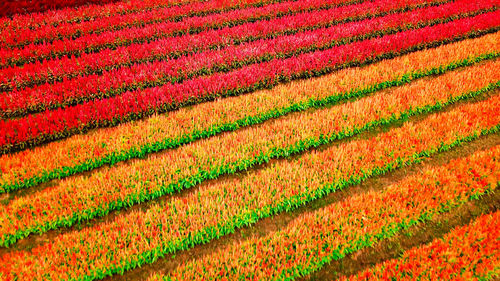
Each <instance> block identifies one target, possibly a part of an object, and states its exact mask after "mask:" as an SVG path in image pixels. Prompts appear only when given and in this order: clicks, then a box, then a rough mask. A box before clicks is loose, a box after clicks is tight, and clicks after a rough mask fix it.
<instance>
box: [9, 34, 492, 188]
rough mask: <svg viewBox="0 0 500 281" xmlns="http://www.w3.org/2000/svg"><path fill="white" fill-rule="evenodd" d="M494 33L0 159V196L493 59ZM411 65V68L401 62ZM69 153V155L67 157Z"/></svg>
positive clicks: (161, 116)
mask: <svg viewBox="0 0 500 281" xmlns="http://www.w3.org/2000/svg"><path fill="white" fill-rule="evenodd" d="M499 36H500V33H495V34H491V35H486V36H484V37H481V38H477V39H470V40H465V41H461V42H457V43H453V44H450V45H444V46H441V47H438V48H435V49H427V50H424V51H418V52H415V53H411V54H408V55H405V56H402V57H398V58H395V59H392V60H384V61H382V62H379V63H376V64H372V65H368V66H366V67H364V68H348V69H344V70H341V71H338V72H335V73H332V74H330V75H327V76H324V77H321V78H316V79H313V80H299V81H295V82H292V83H290V84H284V85H280V86H278V87H276V88H273V89H271V90H264V91H259V92H255V93H252V94H249V95H241V96H236V97H230V98H227V99H222V100H219V101H217V102H210V103H202V104H199V105H196V106H195V107H193V108H190V109H185V108H182V109H179V110H177V111H172V112H169V113H166V114H162V115H154V116H152V117H150V118H148V119H146V120H144V121H134V122H131V123H126V124H122V125H120V126H118V127H114V128H104V129H100V130H97V131H94V132H91V133H89V134H85V135H75V136H73V137H71V138H69V139H67V140H63V141H60V142H53V143H49V144H47V145H46V146H42V147H35V148H33V149H30V150H25V151H22V152H18V153H14V154H5V155H2V156H1V157H0V170H1V171H2V173H0V187H1V188H0V193H4V192H7V191H11V190H17V189H20V188H26V187H30V186H34V185H37V184H39V183H43V182H46V181H49V180H52V179H56V178H62V177H66V176H68V175H72V174H75V173H79V172H83V171H89V170H92V169H95V168H98V167H101V166H103V165H106V164H115V163H117V162H120V161H124V160H129V159H133V158H142V157H145V156H146V155H148V154H149V153H153V152H158V151H160V150H163V149H169V148H176V147H178V146H181V145H184V144H186V143H190V142H192V141H194V140H197V139H200V138H206V137H209V136H212V135H215V134H218V133H221V132H224V131H234V130H236V129H238V128H241V127H246V126H250V125H254V124H257V123H261V122H263V121H265V120H268V119H270V118H277V117H280V116H283V115H286V114H288V113H290V112H296V111H305V110H307V109H309V108H317V107H322V106H324V105H327V104H335V103H337V102H338V101H341V100H345V99H348V98H352V97H361V96H364V95H367V94H369V93H372V92H375V91H377V90H381V89H385V88H388V87H392V86H398V85H403V84H406V83H409V82H411V81H413V80H415V79H418V78H421V77H425V76H431V75H435V74H442V73H444V72H447V71H450V70H454V69H456V68H458V67H463V66H470V65H472V64H474V63H476V62H480V61H483V60H485V59H489V58H493V57H497V56H498V53H499V51H500V49H499V47H500V46H498V44H495V42H497V41H498V40H499ZM408 61H410V62H411V63H410V64H409V63H407V62H408ZM68 152H69V153H68Z"/></svg>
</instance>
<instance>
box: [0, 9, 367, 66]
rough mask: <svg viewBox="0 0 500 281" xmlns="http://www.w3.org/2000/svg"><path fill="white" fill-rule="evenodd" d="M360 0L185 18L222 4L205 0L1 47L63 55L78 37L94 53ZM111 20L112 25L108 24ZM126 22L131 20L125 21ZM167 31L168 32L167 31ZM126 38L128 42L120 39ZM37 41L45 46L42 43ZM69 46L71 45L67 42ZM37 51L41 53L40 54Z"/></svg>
mask: <svg viewBox="0 0 500 281" xmlns="http://www.w3.org/2000/svg"><path fill="white" fill-rule="evenodd" d="M217 2H219V1H217ZM360 2H363V0H348V1H347V0H328V1H319V0H306V1H271V2H270V3H265V2H262V5H259V7H252V6H250V7H248V8H243V9H237V10H234V9H230V10H229V11H227V12H223V13H208V14H207V13H206V14H205V15H203V16H201V17H200V16H197V17H187V18H186V16H187V15H188V14H193V13H194V12H196V10H197V9H198V10H199V9H200V8H201V9H203V8H204V9H207V8H209V7H214V6H220V5H221V3H220V2H219V3H215V2H213V3H210V2H205V3H200V5H198V6H195V7H193V5H189V6H182V7H176V8H175V9H172V8H165V9H161V10H155V11H154V12H151V11H147V12H143V13H141V14H128V15H120V16H118V17H111V18H108V19H107V20H104V21H92V22H84V23H81V24H66V25H63V26H57V27H47V28H43V29H37V30H32V29H25V30H17V31H16V32H15V33H12V32H10V33H7V34H6V36H5V37H4V38H3V41H4V42H5V44H4V45H7V46H5V47H4V50H5V51H6V54H10V53H12V51H18V52H19V51H22V52H24V54H27V53H33V54H34V52H35V50H39V52H38V53H37V54H38V55H40V54H43V51H45V50H46V48H47V47H50V48H53V49H54V51H55V52H53V53H52V54H55V55H56V57H59V55H61V54H63V53H59V52H60V51H63V49H61V48H60V47H61V46H62V45H68V43H69V42H72V41H73V40H75V39H77V38H78V41H79V42H80V43H82V42H87V43H84V44H83V45H82V46H88V47H92V49H89V51H90V52H95V51H99V49H102V48H106V46H108V47H109V46H113V47H117V46H123V45H128V44H130V43H140V42H141V41H142V40H149V39H147V38H146V37H145V36H147V34H148V33H147V32H146V31H145V30H144V29H149V30H157V31H162V32H163V33H164V34H165V35H167V34H170V36H178V35H183V34H188V33H199V32H202V31H206V30H209V29H214V28H215V29H220V28H224V27H226V26H234V25H241V24H244V23H247V22H255V21H259V20H270V19H274V18H279V17H283V16H287V15H293V14H297V13H302V12H307V11H313V10H315V9H329V8H332V7H336V6H343V5H348V4H357V3H360ZM222 4H224V3H222ZM265 4H268V5H265ZM202 7H203V8H202ZM232 8H234V7H232ZM212 11H213V10H212ZM183 13H184V14H183ZM179 14H180V15H179ZM171 19H174V21H170V20H171ZM110 22H111V23H113V24H111V25H110V24H109V23H110ZM128 22H130V23H129V24H127V23H128ZM166 31H168V33H167V32H166ZM127 33H133V37H130V35H129V36H128V37H127V36H126V34H127ZM0 35H1V32H0ZM111 37H115V38H119V39H120V40H119V41H122V42H120V43H117V42H113V41H112V40H110V38H111ZM127 40H130V41H131V42H129V43H127V42H123V41H127ZM40 43H43V44H45V45H46V46H41V45H40ZM89 43H91V45H89ZM70 46H73V45H71V44H70ZM37 47H38V49H37ZM40 47H41V48H40ZM72 49H73V48H72V47H70V48H68V49H67V50H64V51H63V52H64V53H65V54H71V53H72ZM9 51H10V52H9ZM40 51H42V52H41V53H40ZM75 51H78V49H75ZM80 51H81V49H80ZM57 54H59V55H57ZM49 57H50V56H49ZM40 58H42V57H38V59H40ZM13 62H15V61H13ZM32 62H33V61H32Z"/></svg>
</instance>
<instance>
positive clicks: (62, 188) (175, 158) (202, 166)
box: [0, 60, 500, 245]
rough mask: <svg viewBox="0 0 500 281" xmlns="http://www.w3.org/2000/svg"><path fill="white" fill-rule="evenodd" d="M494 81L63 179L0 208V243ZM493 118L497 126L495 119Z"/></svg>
mask: <svg viewBox="0 0 500 281" xmlns="http://www.w3.org/2000/svg"><path fill="white" fill-rule="evenodd" d="M464 81H467V83H464ZM498 81H500V60H495V61H488V62H485V63H482V64H480V65H477V66H472V67H470V68H466V69H465V70H459V71H453V72H449V73H447V74H444V75H442V76H438V77H435V78H432V79H430V80H419V81H417V82H415V83H412V84H408V85H405V86H403V87H400V88H396V89H393V90H385V91H382V92H381V93H380V94H378V95H376V96H374V97H366V98H363V99H360V100H358V101H356V102H352V103H347V104H342V105H339V106H336V107H332V108H326V109H321V110H317V111H314V112H304V113H302V114H297V115H294V116H290V117H289V118H282V119H277V120H273V121H271V122H266V123H264V124H262V125H261V126H259V127H249V128H245V129H243V130H238V131H235V132H232V133H229V134H226V135H222V136H216V137H213V138H210V139H206V140H203V141H200V142H195V143H191V144H189V145H186V146H183V147H181V148H179V149H176V150H171V151H167V152H165V153H162V154H158V155H154V156H152V157H150V158H148V159H147V160H136V161H133V162H131V163H130V164H127V165H122V166H119V167H111V168H104V169H101V170H99V171H98V172H96V173H93V174H91V175H89V176H77V177H73V178H67V179H65V180H62V181H60V182H58V183H55V185H54V186H52V187H51V188H48V189H45V190H41V191H39V192H36V193H33V194H30V195H27V196H23V197H20V198H16V199H13V200H12V201H11V202H10V203H8V204H6V205H1V206H0V222H1V223H0V225H1V226H0V236H2V238H3V239H2V240H1V242H2V244H3V245H8V244H9V243H12V242H14V241H15V240H17V239H19V238H22V237H24V236H26V235H29V234H31V233H35V232H45V231H47V230H49V229H54V228H57V227H61V226H70V225H73V224H75V223H78V222H81V221H85V220H88V219H90V218H94V217H101V216H104V215H106V214H107V213H108V212H109V211H111V210H116V209H121V208H124V207H126V206H130V205H133V204H137V203H141V202H145V201H148V200H151V199H153V198H157V197H160V196H162V195H165V194H169V193H173V192H175V191H179V190H182V189H185V188H189V187H192V186H193V185H196V184H197V183H200V182H203V181H204V180H206V179H213V178H217V177H218V176H220V175H223V174H231V173H234V172H236V171H241V170H246V169H248V168H250V167H252V166H254V165H256V164H260V163H265V162H268V161H269V159H272V158H280V157H284V156H287V155H289V154H294V153H298V152H302V151H306V150H307V149H310V148H312V147H316V146H318V145H321V144H325V143H330V142H331V141H333V140H335V139H339V138H344V137H345V136H350V135H353V134H356V133H357V132H358V131H360V130H366V129H369V128H371V127H373V126H376V125H378V124H387V123H391V122H394V121H396V120H399V119H402V118H403V119H404V118H406V116H407V115H414V114H418V113H420V112H421V111H427V110H431V109H432V107H433V106H438V107H442V106H441V105H442V104H448V103H453V102H455V101H456V100H459V99H463V98H466V97H468V95H469V93H470V92H475V91H482V90H481V89H483V88H485V87H488V86H489V84H491V83H497V82H498ZM499 83H500V82H499ZM498 86H499V85H496V87H498ZM492 120H493V121H495V122H496V121H500V116H498V118H496V119H495V118H493V119H492ZM7 241H9V242H7Z"/></svg>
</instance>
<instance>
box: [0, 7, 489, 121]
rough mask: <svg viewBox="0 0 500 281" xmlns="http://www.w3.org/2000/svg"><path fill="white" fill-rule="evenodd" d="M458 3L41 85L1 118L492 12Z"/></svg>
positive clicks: (9, 98) (22, 94)
mask: <svg viewBox="0 0 500 281" xmlns="http://www.w3.org/2000/svg"><path fill="white" fill-rule="evenodd" d="M480 2H481V1H477V2H472V5H469V4H470V3H471V2H470V1H468V0H462V1H458V2H454V3H451V4H449V5H442V6H438V7H431V8H426V9H421V10H416V11H411V12H407V13H402V14H393V15H388V16H386V17H381V18H375V19H370V20H364V21H361V22H355V23H347V24H344V25H337V26H333V27H330V28H327V29H319V30H314V31H310V32H305V33H299V34H296V35H290V36H283V37H278V38H275V39H269V40H259V41H256V42H252V43H248V44H242V45H238V46H233V47H229V48H226V49H222V50H215V51H209V52H203V53H200V54H195V55H192V56H188V57H181V58H178V59H173V60H168V61H163V62H155V63H146V64H141V65H133V66H131V67H130V68H121V69H118V70H113V71H109V72H104V73H103V74H102V75H89V76H84V77H79V78H77V79H73V80H66V81H64V82H56V83H54V84H45V85H41V86H37V87H35V88H26V89H23V90H20V91H14V92H8V93H5V94H4V95H3V96H2V97H0V116H2V115H3V116H4V117H6V116H9V117H12V116H22V115H25V114H27V113H33V112H40V111H44V110H47V109H54V108H58V107H62V106H68V105H74V104H78V103H82V102H84V101H88V100H95V99H99V98H104V97H109V96H115V95H119V94H121V93H123V92H125V91H133V90H137V89H144V88H147V87H152V86H155V87H157V86H162V85H164V84H166V83H180V82H182V81H184V80H186V79H192V78H194V77H196V76H199V75H210V74H214V73H216V72H220V71H222V72H228V71H230V70H233V69H235V68H239V67H243V66H246V65H249V64H253V63H260V62H263V61H271V60H273V59H279V58H288V57H292V56H293V55H298V54H301V53H304V52H313V51H317V50H323V49H327V48H330V47H333V46H338V45H341V44H342V43H348V42H352V41H355V40H357V39H366V38H370V37H377V36H383V35H386V34H388V33H395V32H400V31H402V30H405V29H411V28H415V27H423V26H427V25H433V24H438V23H442V22H446V21H452V20H456V18H457V17H466V15H464V13H476V14H477V13H482V12H484V10H480V11H477V10H476V9H477V8H479V9H481V8H483V9H487V8H490V9H491V8H492V7H491V6H488V5H489V0H485V1H484V2H485V3H484V4H486V5H485V6H481V4H482V3H480Z"/></svg>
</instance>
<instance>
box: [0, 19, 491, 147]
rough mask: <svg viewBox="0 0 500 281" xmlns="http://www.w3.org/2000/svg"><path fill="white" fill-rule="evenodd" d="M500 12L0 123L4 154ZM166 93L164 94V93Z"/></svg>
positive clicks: (413, 41) (318, 68) (470, 25)
mask: <svg viewBox="0 0 500 281" xmlns="http://www.w3.org/2000/svg"><path fill="white" fill-rule="evenodd" d="M499 14H500V12H498V11H495V12H489V13H486V14H481V15H478V16H474V17H471V18H465V19H459V20H456V21H453V22H450V23H445V24H438V25H435V26H430V27H424V28H421V29H415V30H409V31H404V32H400V33H396V34H392V35H386V36H383V37H379V38H374V39H369V40H364V41H360V42H355V43H351V44H349V45H341V46H337V47H335V48H332V49H327V50H324V51H317V52H314V53H307V54H302V55H299V56H295V57H292V58H288V59H283V60H273V61H270V62H264V63H260V64H252V65H249V66H246V67H243V68H241V69H238V70H235V71H231V72H228V73H216V74H213V75H210V76H205V77H199V78H195V79H191V80H186V81H184V82H183V83H180V84H173V85H172V84H166V85H163V86H161V87H155V88H148V89H146V90H142V91H135V92H126V93H124V94H122V95H119V96H115V97H111V98H107V99H103V100H95V101H89V102H86V103H83V104H79V105H75V106H71V107H66V108H64V109H56V110H52V111H46V112H43V113H40V114H33V115H29V116H26V117H23V118H20V119H10V120H1V121H0V131H1V132H2V134H0V147H2V151H3V152H4V153H5V152H7V151H12V150H15V149H22V148H25V147H26V146H28V145H36V144H39V143H42V142H47V141H50V140H54V139H58V138H62V137H67V136H69V135H72V134H75V133H77V132H83V131H86V130H88V129H90V128H95V127H102V126H114V125H117V124H119V123H122V122H127V121H130V120H133V119H140V118H144V117H147V116H151V115H152V114H154V113H155V112H165V111H168V110H172V109H174V108H178V107H179V106H184V105H187V104H190V103H196V102H200V101H204V100H207V99H208V100H209V99H213V98H215V97H217V96H228V95H238V94H242V93H245V92H249V91H254V90H257V89H259V88H264V87H271V86H274V85H276V84H278V83H280V82H285V81H289V80H293V79H299V78H310V77H312V76H319V75H323V74H325V73H329V72H331V71H334V70H337V69H339V68H343V67H347V66H352V65H356V64H360V63H368V62H373V61H374V60H379V59H382V58H391V57H394V56H396V55H401V54H404V53H407V52H410V51H415V50H419V49H423V48H426V47H430V46H436V45H440V44H442V43H444V42H452V41H455V40H461V39H463V38H464V37H469V36H472V37H474V36H480V35H484V34H485V33H489V32H493V31H495V30H496V29H498V26H499V23H500V17H498V15H499ZM166 93H167V94H166Z"/></svg>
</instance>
